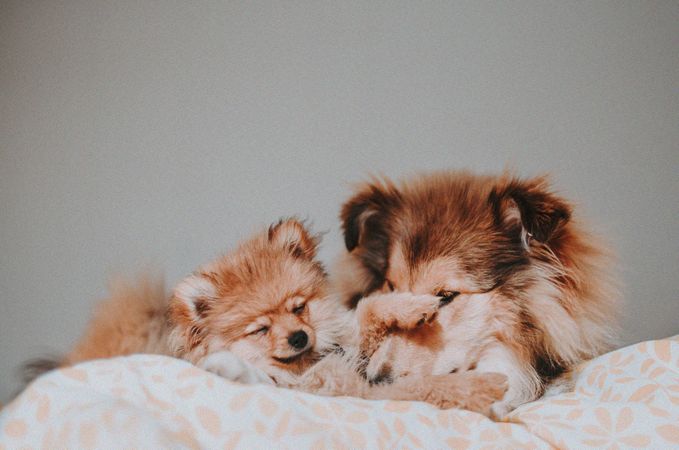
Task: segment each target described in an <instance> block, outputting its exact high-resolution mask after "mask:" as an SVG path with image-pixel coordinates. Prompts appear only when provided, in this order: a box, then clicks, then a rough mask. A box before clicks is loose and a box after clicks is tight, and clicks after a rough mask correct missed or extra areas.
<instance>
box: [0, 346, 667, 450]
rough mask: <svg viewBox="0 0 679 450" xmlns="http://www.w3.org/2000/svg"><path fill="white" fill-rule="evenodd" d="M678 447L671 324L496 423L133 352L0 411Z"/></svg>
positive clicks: (151, 428)
mask: <svg viewBox="0 0 679 450" xmlns="http://www.w3.org/2000/svg"><path fill="white" fill-rule="evenodd" d="M24 447H31V448H132V447H134V448H149V449H151V448H153V449H157V448H167V447H172V448H210V449H217V448H219V449H228V448H243V449H254V448H272V447H275V448H294V449H302V448H314V449H319V448H448V447H450V448H455V449H463V448H550V447H558V448H577V449H581V448H663V449H664V448H671V447H678V448H679V336H677V337H674V338H670V339H665V340H660V341H650V342H643V343H641V344H637V345H633V346H630V347H627V348H624V349H621V350H617V351H615V352H612V353H609V354H606V355H604V356H601V357H599V358H596V359H594V360H592V361H590V362H589V363H587V364H585V365H583V367H582V368H581V369H580V372H579V374H578V377H577V384H576V389H575V391H574V392H572V393H568V394H563V395H559V396H555V397H551V398H545V399H541V400H539V401H536V402H533V403H529V404H526V405H523V406H521V407H520V408H518V409H517V410H516V411H514V412H513V413H512V414H510V416H509V417H508V418H507V419H506V421H505V422H500V423H495V422H492V421H490V420H488V419H487V418H485V417H483V416H481V415H478V414H475V413H471V412H467V411H460V410H448V411H439V410H437V409H435V408H433V407H431V406H429V405H428V404H425V403H419V402H394V401H368V400H361V399H355V398H346V397H340V398H327V397H318V396H314V395H309V394H304V393H300V392H294V391H290V390H285V389H278V388H275V387H270V386H264V385H256V386H243V385H239V384H236V383H232V382H229V381H226V380H224V379H221V378H219V377H217V376H215V375H212V374H211V373H208V372H205V371H203V370H200V369H197V368H195V367H193V366H191V365H190V364H188V363H186V362H184V361H180V360H176V359H172V358H167V357H161V356H152V355H136V356H130V357H125V358H115V359H109V360H99V361H92V362H88V363H84V364H81V365H78V366H76V367H73V368H68V369H64V370H59V371H55V372H52V373H50V374H47V375H45V376H43V377H41V378H39V379H38V380H36V381H35V382H34V383H33V384H32V385H31V386H30V387H29V388H28V389H27V390H26V391H25V392H23V393H22V394H21V395H20V396H19V397H18V398H17V399H16V400H15V401H14V402H12V403H11V404H9V405H8V406H7V407H6V408H5V409H3V410H2V411H1V413H0V450H4V449H14V448H24Z"/></svg>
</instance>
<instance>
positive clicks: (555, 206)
mask: <svg viewBox="0 0 679 450" xmlns="http://www.w3.org/2000/svg"><path fill="white" fill-rule="evenodd" d="M489 202H490V204H491V206H492V208H493V212H494V214H495V220H496V222H497V224H498V225H500V226H503V227H506V228H508V229H510V230H517V231H519V232H520V233H521V238H522V241H523V245H524V247H526V249H528V247H529V239H535V240H536V241H538V242H542V243H548V242H549V240H550V239H551V238H552V237H553V236H554V234H555V232H556V231H557V230H559V229H560V228H561V227H562V226H563V225H564V224H565V223H566V222H568V220H569V219H570V216H571V207H570V206H569V205H568V203H567V202H566V201H565V200H563V199H561V198H559V197H558V196H556V195H555V194H554V193H552V192H551V190H550V189H549V183H548V181H547V178H546V177H538V178H533V179H530V180H519V179H511V180H509V181H508V182H506V183H502V185H500V186H497V187H496V188H494V189H493V190H492V192H491V193H490V196H489Z"/></svg>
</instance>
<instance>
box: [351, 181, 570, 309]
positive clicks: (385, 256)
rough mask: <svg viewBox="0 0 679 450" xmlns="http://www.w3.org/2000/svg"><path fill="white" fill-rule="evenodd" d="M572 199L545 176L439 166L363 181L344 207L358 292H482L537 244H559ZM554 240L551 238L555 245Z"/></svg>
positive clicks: (506, 274) (517, 267)
mask: <svg viewBox="0 0 679 450" xmlns="http://www.w3.org/2000/svg"><path fill="white" fill-rule="evenodd" d="M570 215H571V208H570V206H569V205H568V204H567V203H566V202H565V201H564V200H562V199H561V198H559V197H557V196H555V195H554V194H552V193H551V192H549V190H548V189H547V185H546V182H545V180H544V179H541V178H540V179H533V180H528V181H521V180H517V179H510V178H506V177H498V178H492V177H480V176H473V175H470V174H467V173H456V172H452V173H440V174H434V175H430V176H426V177H420V178H417V179H415V180H414V181H413V182H411V183H404V184H403V185H402V186H400V187H397V186H396V185H395V184H393V183H391V182H390V181H375V182H372V183H368V184H365V185H363V186H361V187H360V188H359V190H358V192H357V193H356V194H355V195H354V196H353V197H352V198H351V199H350V200H349V201H348V202H347V203H345V204H344V206H343V207H342V213H341V219H342V226H343V229H344V239H345V244H346V248H347V250H348V251H349V252H350V254H351V255H352V258H353V259H355V260H357V261H358V262H360V266H361V268H362V270H363V271H364V274H363V277H362V279H363V280H364V283H363V286H362V288H363V292H360V294H369V293H370V292H373V291H375V290H378V289H381V290H394V289H395V290H402V291H412V292H414V293H418V294H424V293H427V294H441V295H443V294H448V296H450V295H457V293H459V294H460V295H462V294H467V293H480V292H487V291H490V290H492V289H494V288H496V287H498V286H501V285H502V284H504V283H505V282H506V281H507V280H508V279H510V278H511V276H512V274H514V273H516V272H517V271H520V270H521V269H522V268H524V267H525V266H526V265H527V264H528V263H529V256H530V255H531V253H532V252H533V251H534V250H535V249H536V248H538V247H541V246H544V245H550V246H551V247H552V248H555V247H556V248H557V249H558V247H559V245H558V242H559V240H560V239H561V238H562V237H563V229H564V227H565V225H566V224H567V223H568V220H569V217H570ZM555 244H557V245H556V246H555Z"/></svg>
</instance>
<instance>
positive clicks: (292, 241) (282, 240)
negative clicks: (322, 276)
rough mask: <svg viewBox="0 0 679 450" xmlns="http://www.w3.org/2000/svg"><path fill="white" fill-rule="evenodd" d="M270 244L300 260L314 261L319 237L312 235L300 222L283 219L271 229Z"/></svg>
mask: <svg viewBox="0 0 679 450" xmlns="http://www.w3.org/2000/svg"><path fill="white" fill-rule="evenodd" d="M269 243H270V244H272V245H274V246H276V247H278V248H281V249H284V250H287V251H289V252H290V253H292V255H293V256H296V257H298V258H306V259H313V258H314V257H315V256H316V248H317V247H318V237H316V236H314V235H312V234H311V233H310V232H309V230H307V229H306V227H305V226H304V224H302V223H301V222H300V221H298V220H295V219H281V220H280V221H279V222H278V223H276V224H274V225H271V226H270V227H269Z"/></svg>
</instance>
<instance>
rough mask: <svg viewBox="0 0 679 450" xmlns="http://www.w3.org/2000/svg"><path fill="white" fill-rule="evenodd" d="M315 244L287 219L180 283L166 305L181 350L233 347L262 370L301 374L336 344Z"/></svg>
mask: <svg viewBox="0 0 679 450" xmlns="http://www.w3.org/2000/svg"><path fill="white" fill-rule="evenodd" d="M317 244H318V239H317V238H316V237H315V236H313V235H312V234H310V233H309V231H308V230H307V229H306V228H305V227H304V226H303V224H302V223H300V222H298V221H296V220H283V221H281V222H279V223H277V224H275V225H272V226H271V227H270V228H269V229H268V230H266V231H264V232H261V233H259V234H257V235H255V236H254V237H252V238H251V239H250V240H248V241H246V242H243V243H242V244H241V245H240V246H239V247H238V248H237V249H235V250H234V251H233V252H231V253H229V254H226V255H224V256H223V257H221V258H219V259H217V260H216V261H214V262H212V263H210V264H208V265H206V266H203V267H201V268H200V269H199V270H198V271H197V272H195V273H194V274H193V275H191V276H190V277H188V278H186V279H185V280H184V281H182V282H181V283H180V284H179V285H178V286H177V287H176V289H175V291H174V295H173V298H172V300H171V304H170V308H169V315H170V320H171V322H172V324H173V326H174V329H173V338H172V341H173V342H174V347H175V349H176V351H177V353H179V354H181V355H182V356H184V357H187V358H188V359H191V360H196V359H199V358H200V357H202V356H204V355H205V354H207V353H210V352H213V351H217V350H220V349H228V350H230V351H232V352H233V353H235V354H237V355H238V356H240V357H241V358H243V359H245V360H248V361H250V362H252V363H254V364H256V365H258V366H260V367H263V368H265V369H266V368H270V367H277V368H281V369H284V370H289V371H293V372H295V371H299V370H303V369H304V368H305V367H306V366H307V365H308V364H310V363H311V362H312V361H313V360H315V358H317V356H318V354H319V353H321V352H323V351H324V350H326V348H327V346H328V345H330V344H331V343H332V342H333V341H334V336H330V335H328V334H329V333H330V334H331V333H333V332H334V330H332V329H329V327H328V322H329V321H330V320H331V319H330V317H329V316H332V314H333V312H332V311H330V309H329V308H328V306H327V305H326V303H328V302H325V301H324V298H325V297H326V275H325V272H324V270H323V267H322V265H321V264H320V262H318V261H317V260H316V259H315V256H316V247H317Z"/></svg>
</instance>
